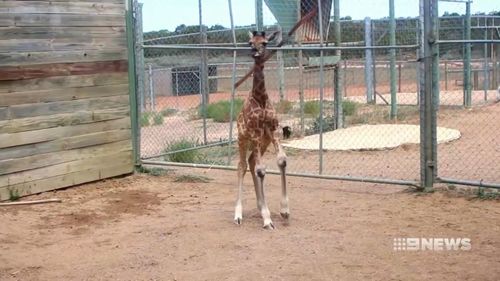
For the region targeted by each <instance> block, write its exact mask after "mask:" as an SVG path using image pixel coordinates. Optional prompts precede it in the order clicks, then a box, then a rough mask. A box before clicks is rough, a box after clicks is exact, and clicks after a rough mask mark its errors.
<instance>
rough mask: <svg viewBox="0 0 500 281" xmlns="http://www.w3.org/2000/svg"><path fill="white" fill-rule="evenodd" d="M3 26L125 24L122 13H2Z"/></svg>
mask: <svg viewBox="0 0 500 281" xmlns="http://www.w3.org/2000/svg"><path fill="white" fill-rule="evenodd" d="M2 18H5V21H6V22H7V23H11V22H12V20H13V21H14V24H9V25H3V26H125V16H123V15H89V14H2Z"/></svg>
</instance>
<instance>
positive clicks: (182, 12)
mask: <svg viewBox="0 0 500 281" xmlns="http://www.w3.org/2000/svg"><path fill="white" fill-rule="evenodd" d="M228 1H229V0H202V11H203V16H202V18H203V24H205V25H207V26H212V25H215V24H220V25H223V26H225V27H229V26H230V21H229V8H228V7H229V5H228ZM282 1H296V0H282ZM394 1H395V7H396V11H395V12H396V17H415V16H417V15H418V10H419V9H418V2H419V0H394ZM139 2H141V3H143V4H144V5H143V27H144V31H146V32H147V31H153V30H161V29H168V30H170V31H173V30H175V28H176V27H177V26H178V25H181V24H185V25H198V24H199V13H198V0H182V1H180V0H139ZM232 6H233V18H234V24H235V25H236V26H244V25H250V24H253V23H255V1H254V0H232ZM360 7H362V8H360ZM445 11H447V12H450V13H453V12H457V13H459V14H465V4H463V3H450V2H440V3H439V14H440V15H442V14H443V13H444V12H445ZM471 11H472V13H473V14H474V13H477V12H486V13H488V12H490V11H500V0H474V2H473V3H472V4H471ZM332 13H333V9H332ZM388 15H389V1H388V0H340V16H341V17H345V16H351V17H352V18H353V19H364V18H365V17H371V18H372V19H377V18H382V17H386V16H388ZM275 22H276V20H275V19H274V17H273V15H272V14H271V13H270V12H269V10H268V9H267V7H265V4H264V24H273V23H275Z"/></svg>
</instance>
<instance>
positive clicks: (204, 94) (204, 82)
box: [198, 0, 209, 144]
mask: <svg viewBox="0 0 500 281" xmlns="http://www.w3.org/2000/svg"><path fill="white" fill-rule="evenodd" d="M201 2H202V0H198V13H199V20H200V44H201V45H203V44H206V43H207V27H206V26H204V25H203V10H202V5H201ZM200 56H201V58H200V59H201V60H200V61H201V64H200V94H201V104H202V108H203V143H204V144H207V143H208V139H207V106H208V103H209V100H208V99H209V97H208V95H209V94H208V92H209V89H208V54H207V50H201V52H200Z"/></svg>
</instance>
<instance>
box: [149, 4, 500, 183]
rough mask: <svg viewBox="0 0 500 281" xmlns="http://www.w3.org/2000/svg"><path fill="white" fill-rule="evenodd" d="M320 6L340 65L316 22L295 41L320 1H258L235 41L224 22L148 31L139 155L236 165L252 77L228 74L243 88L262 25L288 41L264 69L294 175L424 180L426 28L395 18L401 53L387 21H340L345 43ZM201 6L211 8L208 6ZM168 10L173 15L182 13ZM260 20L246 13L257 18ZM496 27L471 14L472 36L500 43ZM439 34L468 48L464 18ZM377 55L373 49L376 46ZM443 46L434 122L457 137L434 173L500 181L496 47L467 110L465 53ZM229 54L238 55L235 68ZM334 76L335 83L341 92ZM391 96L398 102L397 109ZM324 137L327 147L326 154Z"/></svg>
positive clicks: (476, 75)
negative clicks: (259, 7)
mask: <svg viewBox="0 0 500 281" xmlns="http://www.w3.org/2000/svg"><path fill="white" fill-rule="evenodd" d="M356 2H357V3H359V4H360V5H362V4H363V3H364V1H363V0H358V1H356ZM321 3H322V12H323V13H322V14H323V22H322V23H323V24H322V26H323V27H324V30H323V31H324V32H323V34H324V43H325V46H326V47H340V48H344V49H342V53H341V55H340V56H339V52H338V51H335V50H333V49H323V51H322V56H321V55H320V50H319V49H318V48H317V47H318V45H319V41H320V40H319V37H318V36H319V34H320V32H319V26H320V25H319V18H318V17H317V15H316V16H315V17H313V18H312V19H311V20H309V21H307V22H306V23H304V24H303V25H301V27H300V28H299V29H297V31H296V32H295V33H294V34H292V36H288V32H290V30H292V29H293V26H294V25H295V24H296V23H297V22H298V21H300V19H301V18H302V17H304V16H305V15H307V14H308V13H311V12H314V11H315V9H317V7H318V1H317V0H305V1H304V0H303V1H276V0H265V1H263V11H262V13H261V14H262V16H257V17H256V20H255V21H256V23H255V24H251V25H248V24H247V25H241V24H239V22H238V18H236V22H235V24H236V26H237V27H236V28H235V29H234V32H235V37H236V43H234V42H233V38H232V32H233V31H232V30H231V29H230V28H229V26H227V25H226V26H223V25H220V24H215V25H211V26H209V25H202V26H201V28H200V25H193V26H186V25H184V24H182V22H179V25H178V26H177V27H176V28H175V30H172V31H168V30H161V31H153V32H145V33H144V65H143V66H142V67H143V78H144V79H143V80H142V81H143V83H142V84H143V85H139V86H140V87H142V89H143V91H142V92H143V95H142V97H140V100H141V102H140V112H141V114H140V120H139V124H140V126H141V157H142V158H143V159H156V160H161V161H168V162H183V163H198V164H209V165H230V166H235V165H237V163H238V161H239V159H238V153H237V145H236V144H235V143H234V140H235V139H236V138H237V130H236V127H237V126H236V122H235V120H236V117H237V115H238V113H239V111H240V110H241V107H242V105H243V103H244V100H245V99H246V98H247V97H248V96H249V95H250V94H251V89H252V79H247V80H246V81H245V82H244V83H242V84H241V85H240V86H239V87H238V88H236V89H234V88H233V87H234V85H233V75H234V78H236V80H239V79H240V78H242V77H244V75H245V74H246V73H247V72H248V71H250V70H251V68H252V66H253V64H254V61H253V59H252V58H251V57H250V48H249V47H248V39H249V37H248V36H249V35H248V33H249V31H252V30H255V29H256V28H257V26H263V29H264V30H266V31H268V34H269V32H272V31H276V30H281V36H280V37H279V38H278V41H279V40H283V41H284V42H285V44H284V47H289V48H287V49H281V50H279V51H278V52H277V53H276V55H274V56H272V57H271V59H270V60H269V61H267V62H266V63H265V72H264V74H265V81H266V90H267V94H268V95H269V98H270V102H271V103H272V104H273V106H274V108H275V110H276V112H277V113H278V116H279V120H280V126H281V127H280V129H279V133H281V138H282V139H283V143H284V145H285V147H286V148H285V149H286V152H287V154H288V157H289V161H288V168H287V170H288V171H289V172H292V173H310V174H319V173H322V174H326V175H341V176H352V177H367V178H386V179H389V178H391V179H402V180H403V179H404V180H414V181H417V180H418V179H419V178H420V165H421V163H420V153H421V151H420V144H419V142H420V138H419V137H420V129H419V128H420V122H421V120H420V111H419V109H420V108H419V94H418V93H419V87H420V85H419V81H420V76H421V75H422V74H421V73H419V64H420V58H419V57H418V55H417V51H418V50H417V48H416V47H412V46H417V45H420V34H421V28H422V24H421V23H420V22H419V19H418V18H416V17H413V18H412V17H410V18H408V17H405V18H403V17H399V14H398V9H396V13H395V14H396V18H395V29H394V36H395V45H396V47H397V46H403V45H404V46H408V47H397V48H394V47H395V46H391V24H390V18H388V17H385V18H381V19H355V20H352V19H349V18H342V20H341V21H340V26H341V37H340V38H341V41H340V45H338V44H336V43H335V42H336V41H337V38H336V37H337V36H338V34H336V32H335V28H334V24H333V18H334V17H333V16H332V13H333V11H334V9H333V1H326V0H325V1H321ZM201 4H202V6H203V5H207V0H204V1H201ZM413 4H415V5H416V4H418V3H413ZM233 5H235V6H233V9H235V10H237V9H239V4H238V3H237V2H235V3H233ZM171 8H172V10H173V11H172V13H175V6H172V7H171ZM388 8H389V5H387V10H386V15H389V14H390V13H389V10H388ZM415 10H418V7H415ZM194 12H195V11H193V13H194ZM254 12H255V11H250V13H252V14H257V15H259V13H258V12H257V13H254ZM221 17H225V15H221ZM227 17H229V15H227ZM258 21H262V22H258ZM499 25H500V17H494V16H476V17H473V18H472V19H471V26H472V30H471V39H492V40H495V39H498V28H499ZM439 27H440V29H439V30H440V33H439V39H440V40H458V39H465V31H464V17H463V16H458V17H453V16H445V17H441V18H440V20H439ZM276 43H277V42H274V43H273V44H270V47H272V46H274V45H275V44H276ZM152 46H155V48H152ZM372 46H374V47H375V48H374V49H370V47H372ZM191 47H196V48H194V49H193V48H191ZM216 47H224V48H219V49H217V48H216ZM233 47H238V48H233ZM290 47H294V48H290ZM311 47H312V48H313V49H311ZM367 47H368V48H367ZM439 47H440V48H439V58H440V63H439V78H440V89H441V92H440V95H439V116H438V125H439V126H440V127H441V126H442V127H443V129H445V128H447V129H451V130H442V131H441V128H439V129H438V137H439V141H440V144H439V146H438V171H439V174H440V175H442V176H446V177H451V178H464V179H484V180H487V181H492V182H499V181H500V179H499V178H498V175H499V174H500V171H499V170H498V169H499V168H498V167H500V163H498V161H499V160H498V159H500V157H499V156H500V155H499V151H498V147H500V145H499V139H498V137H496V136H495V134H494V133H493V132H496V131H498V129H500V128H498V124H499V122H496V121H498V120H497V119H498V116H499V115H498V113H499V112H498V110H497V109H498V105H497V104H494V102H496V101H498V99H499V95H500V94H499V93H497V91H496V88H497V87H498V81H499V79H498V76H499V72H500V71H499V70H498V69H499V64H498V57H500V54H498V53H499V49H500V48H499V46H498V44H493V43H487V44H473V45H472V46H471V54H472V59H471V81H472V89H473V91H472V105H473V106H472V107H471V109H468V110H466V109H464V107H463V101H464V81H463V80H464V63H465V61H464V56H465V50H464V44H441V45H440V46H439ZM314 48H316V49H314ZM391 50H394V51H391ZM233 51H236V58H235V64H234V66H233ZM391 63H392V64H393V67H391ZM233 69H234V72H233ZM321 75H324V76H323V77H324V79H323V80H322V79H321ZM335 79H339V81H340V88H338V89H336V87H335ZM233 89H234V93H235V95H234V97H235V99H234V101H233V103H232V102H231V93H232V91H233ZM336 91H338V92H339V93H340V94H341V97H342V101H341V113H342V114H341V116H342V118H341V121H342V123H341V124H337V123H338V122H339V121H338V119H336V116H335V115H336V114H340V113H339V112H337V110H335V108H334V101H335V94H336ZM321 92H323V94H324V98H323V104H322V105H320V103H319V100H320V93H321ZM391 93H392V95H391ZM394 93H395V95H394ZM391 97H395V98H396V99H395V102H394V103H393V101H392V99H391ZM231 104H234V108H233V116H230V112H231ZM320 106H322V110H320ZM391 108H392V109H393V110H394V108H395V109H396V112H394V111H393V110H391ZM320 113H322V114H320ZM231 120H232V122H230V121H231ZM283 127H289V128H290V129H291V132H292V135H291V138H289V139H288V138H287V139H284V136H283V134H282V128H283ZM320 131H321V132H320ZM457 131H458V132H459V134H458V139H457ZM230 134H231V135H230ZM319 135H321V136H322V138H323V142H324V143H323V144H324V150H321V151H320V150H319ZM441 137H442V138H443V140H442V141H441ZM230 140H232V141H233V142H230ZM264 161H265V162H266V164H267V165H268V166H269V167H274V166H275V155H274V152H273V150H272V149H270V150H269V151H268V153H266V155H265V157H264ZM471 166H472V168H471ZM320 167H321V168H322V169H320Z"/></svg>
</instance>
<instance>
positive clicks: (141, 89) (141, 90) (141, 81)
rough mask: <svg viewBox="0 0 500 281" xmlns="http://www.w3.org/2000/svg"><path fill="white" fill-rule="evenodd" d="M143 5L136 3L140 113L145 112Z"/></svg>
mask: <svg viewBox="0 0 500 281" xmlns="http://www.w3.org/2000/svg"><path fill="white" fill-rule="evenodd" d="M142 5H143V4H142V3H138V2H137V1H134V12H135V29H134V30H135V49H134V50H135V73H136V75H137V85H136V86H137V97H138V101H139V109H140V112H144V109H145V107H144V74H145V73H144V49H143V48H142V44H143V41H144V35H143V33H142Z"/></svg>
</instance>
